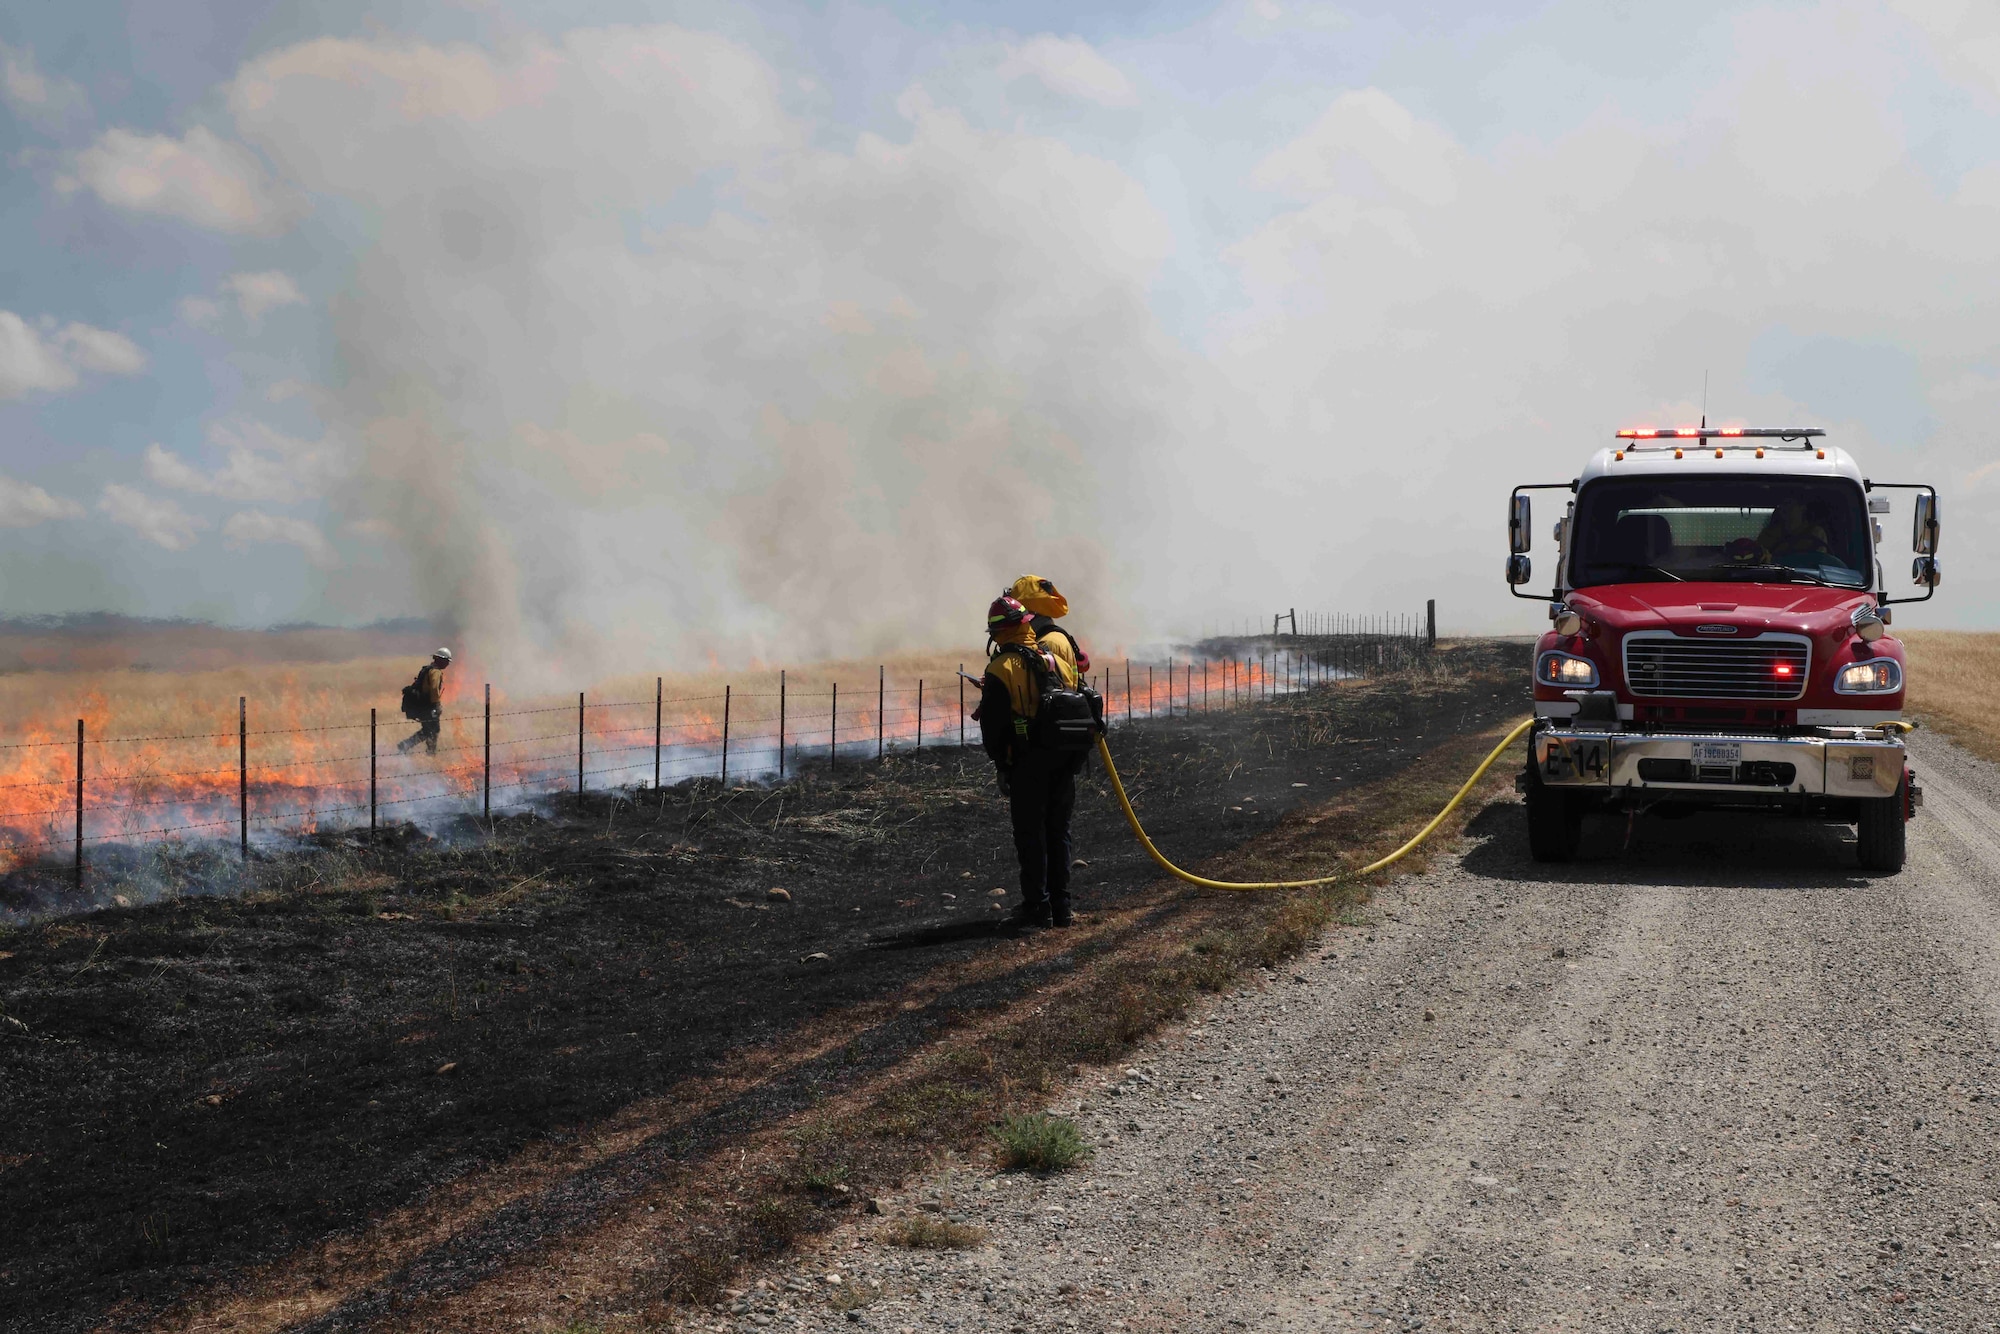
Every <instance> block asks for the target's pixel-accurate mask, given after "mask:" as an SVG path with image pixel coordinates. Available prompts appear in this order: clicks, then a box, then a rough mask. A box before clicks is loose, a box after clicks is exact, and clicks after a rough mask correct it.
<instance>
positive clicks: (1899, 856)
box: [1855, 773, 1910, 874]
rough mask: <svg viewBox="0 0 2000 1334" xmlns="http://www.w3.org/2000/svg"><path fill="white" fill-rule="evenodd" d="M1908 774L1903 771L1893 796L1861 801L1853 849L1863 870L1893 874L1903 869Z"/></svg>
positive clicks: (1907, 814)
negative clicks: (1901, 778)
mask: <svg viewBox="0 0 2000 1334" xmlns="http://www.w3.org/2000/svg"><path fill="white" fill-rule="evenodd" d="M1909 785H1910V776H1909V774H1907V773H1905V774H1904V775H1903V781H1902V782H1901V783H1900V784H1898V785H1897V787H1896V795H1895V796H1893V797H1883V798H1881V799H1879V800H1876V801H1864V802H1862V803H1861V819H1860V820H1859V821H1858V822H1857V824H1856V826H1855V833H1856V835H1857V836H1858V837H1857V838H1856V839H1855V852H1856V854H1857V855H1858V856H1859V858H1860V861H1861V869H1862V870H1864V871H1880V872H1882V873H1884V874H1894V873H1895V872H1897V871H1900V870H1902V869H1903V851H1904V847H1905V845H1906V841H1907V839H1908V832H1909V818H1908V817H1909V800H1910V796H1909Z"/></svg>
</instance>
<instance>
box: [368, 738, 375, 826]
mask: <svg viewBox="0 0 2000 1334" xmlns="http://www.w3.org/2000/svg"><path fill="white" fill-rule="evenodd" d="M368 832H369V833H371V834H372V833H374V832H375V710H373V709H370V710H368Z"/></svg>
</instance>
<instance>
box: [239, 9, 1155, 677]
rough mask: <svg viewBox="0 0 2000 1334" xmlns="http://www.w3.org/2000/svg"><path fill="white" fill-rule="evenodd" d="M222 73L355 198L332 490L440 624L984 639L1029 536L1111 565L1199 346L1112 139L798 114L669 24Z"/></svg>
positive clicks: (665, 639) (1105, 575)
mask: <svg viewBox="0 0 2000 1334" xmlns="http://www.w3.org/2000/svg"><path fill="white" fill-rule="evenodd" d="M230 105H231V107H232V109H233V111H234V113H235V115H236V118H237V127H238V130H239V132H240V133H241V134H242V135H243V136H244V138H245V139H247V140H248V141H249V142H251V143H252V144H254V145H255V146H256V147H257V148H258V149H260V150H261V151H262V152H263V153H264V154H265V155H267V156H268V158H269V159H270V160H271V161H272V162H273V163H275V164H276V165H277V167H278V168H279V170H280V172H281V174H282V175H283V176H284V177H285V178H286V179H287V181H288V182H290V183H292V184H294V185H296V186H297V187H299V188H302V189H303V190H305V191H308V192H311V193H313V194H317V195H322V196H335V197H339V198H341V199H343V200H346V201H348V202H349V203H350V204H352V205H358V206H360V207H361V208H362V209H363V210H365V213H366V216H367V217H368V218H369V230H370V238H369V241H368V243H367V245H366V248H365V249H364V251H363V253H362V255H361V257H360V260H359V263H358V265H357V268H356V271H355V273H354V276H353V280H352V283H351V285H350V288H349V290H348V291H347V293H346V294H344V295H343V296H341V297H340V298H338V299H337V300H336V301H335V303H334V306H333V318H334V324H335V329H336V331H337V333H338V337H339V343H340V356H341V363H342V369H343V371H344V383H343V384H342V385H341V386H340V388H339V390H338V392H337V393H336V395H335V397H334V401H333V402H334V406H333V409H332V410H333V411H334V412H335V413H336V414H337V416H338V418H339V421H338V425H339V427H340V428H341V429H342V430H343V431H344V432H345V433H347V434H348V435H350V436H352V437H353V438H354V439H356V440H358V441H361V442H363V443H362V445H361V449H362V456H361V458H360V464H361V466H360V467H359V468H357V469H356V472H355V476H356V478H357V481H356V482H355V484H354V486H353V487H352V488H351V489H350V490H348V491H347V492H346V493H344V496H343V500H344V503H345V504H346V505H347V506H348V507H350V508H351V509H352V510H353V511H354V516H353V517H372V518H377V519H386V520H387V521H388V523H389V526H390V528H391V529H392V530H393V531H394V532H395V533H396V534H397V537H398V539H399V540H400V541H401V542H403V543H405V544H406V546H407V548H408V556H409V560H410V563H411V567H412V569H413V571H414V578H415V580H416V582H417V586H418V588H419V590H420V592H421V594H422V596H423V598H424V599H425V601H426V603H427V605H428V606H430V607H431V608H432V609H433V610H435V611H436V612H438V613H440V614H442V615H444V616H446V617H448V618H452V619H456V620H458V621H459V622H460V623H461V625H462V626H463V629H464V632H465V633H467V634H469V635H471V636H474V637H476V638H479V639H483V640H486V641H487V642H488V643H489V645H492V646H496V647H500V648H503V649H505V650H507V651H512V652H516V653H517V654H518V653H521V652H524V651H532V653H531V656H533V657H534V658H535V659H536V660H538V661H539V662H541V663H543V664H545V665H547V666H548V667H549V668H550V669H551V670H563V669H567V670H570V671H574V670H576V668H577V666H578V665H580V664H592V663H599V662H602V661H603V660H604V655H605V654H607V653H610V654H613V655H618V656H622V657H624V658H625V659H626V660H631V661H638V660H645V661H661V660H662V658H663V657H665V658H666V659H667V660H669V661H671V660H674V659H675V658H678V659H680V660H690V659H692V660H697V661H698V660H701V659H704V658H706V657H707V656H708V655H710V654H712V653H721V654H724V655H727V656H730V657H734V658H742V657H746V656H761V657H766V658H772V657H778V656H785V655H804V654H821V653H833V652H842V651H848V652H853V651H861V650H875V649H884V650H886V649H888V648H891V647H900V646H907V645H910V644H913V643H925V642H940V641H942V642H962V641H966V640H972V641H976V640H977V639H978V638H979V636H980V633H981V630H980V627H981V626H982V625H983V618H984V609H985V603H986V601H987V599H989V598H990V597H992V596H993V594H994V593H996V592H998V591H999V588H1000V587H1001V585H1002V584H1003V583H1004V582H1006V581H1007V580H1010V579H1011V578H1012V576H1013V575H1015V574H1018V573H1021V572H1022V571H1023V570H1026V569H1030V568H1033V569H1044V568H1046V569H1050V570H1058V571H1060V572H1061V573H1062V574H1063V575H1064V582H1065V583H1067V584H1070V585H1072V586H1073V587H1074V589H1075V592H1076V594H1077V596H1078V599H1079V600H1080V601H1084V600H1089V601H1094V602H1095V603H1097V605H1099V606H1109V605H1111V604H1112V603H1113V602H1114V601H1115V600H1116V599H1117V589H1118V584H1117V570H1118V562H1117V559H1116V557H1115V556H1114V555H1113V554H1112V553H1111V552H1110V551H1109V550H1108V549H1107V547H1108V541H1109V533H1110V531H1114V530H1115V529H1117V528H1118V527H1119V526H1120V516H1119V514H1118V513H1117V510H1116V507H1115V506H1114V507H1109V508H1107V507H1106V506H1105V504H1104V503H1103V502H1104V498H1105V497H1106V495H1107V494H1108V493H1109V490H1108V488H1109V486H1110V484H1111V483H1113V482H1114V481H1115V480H1116V479H1117V478H1118V476H1119V475H1120V474H1121V473H1130V472H1131V471H1133V470H1135V469H1143V468H1145V467H1147V466H1148V461H1149V457H1150V454H1151V449H1152V446H1153V445H1154V443H1155V442H1156V441H1158V440H1160V439H1162V438H1164V437H1165V436H1166V435H1167V434H1169V433H1170V432H1172V431H1173V430H1175V429H1176V427H1175V420H1176V418H1177V417H1179V416H1181V415H1183V413H1182V410H1181V408H1180V406H1179V404H1180V403H1181V402H1182V400H1183V399H1184V398H1185V396H1186V385H1187V383H1188V380H1189V372H1187V371H1185V370H1183V369H1178V368H1177V367H1178V363H1181V362H1184V361H1188V360H1190V359H1189V358H1187V357H1186V355H1185V354H1183V353H1181V352H1180V351H1179V350H1177V349H1176V347H1175V346H1174V345H1173V344H1171V343H1170V342H1169V341H1168V340H1166V339H1165V338H1163V337H1162V336H1161V335H1160V334H1159V332H1158V331H1157V329H1156V328H1155V325H1154V322H1153V320H1152V317H1151V315H1150V314H1149V312H1148V309H1147V304H1146V301H1147V289H1148V286H1149V284H1150V283H1151V282H1152V280H1153V277H1154V275H1155V274H1156V273H1157V271H1158V269H1159V267H1160V265H1161V264H1162V262H1163V261H1164V260H1165V258H1166V256H1167V253H1168V250H1169V247H1170V239H1169V236H1168V234H1167V230H1166V228H1165V226H1164V224H1163V223H1162V222H1161V220H1160V218H1159V217H1158V215H1157V214H1156V213H1155V211H1154V210H1153V208H1152V206H1151V205H1150V203H1149V202H1148V200H1147V198H1146V195H1145V193H1144V191H1143V190H1142V189H1140V188H1139V186H1138V185H1137V183H1136V182H1134V181H1133V180H1132V179H1131V178H1130V177H1129V176H1127V175H1126V174H1125V173H1124V172H1122V171H1120V170H1119V169H1117V168H1116V167H1114V166H1112V165H1110V164H1108V163H1106V162H1104V161H1101V160H1098V159H1094V158H1091V157H1088V156H1085V155H1083V154H1080V153H1078V152H1076V151H1074V150H1072V149H1070V148H1067V147H1065V146H1063V145H1062V144H1060V143H1058V142H1055V141H1053V140H1049V139H1046V138H1036V137H1033V136H1030V135H1026V134H1021V133H1013V132H996V131H989V130H982V129H978V128H975V127H974V126H972V125H970V124H968V123H967V121H966V120H965V119H964V118H962V117H961V116H960V115H958V114H956V113H955V112H953V111H951V110H949V109H946V108H941V107H938V106H936V105H934V104H933V103H932V102H931V101H930V99H929V98H927V97H926V96H925V95H924V93H923V92H922V91H921V90H912V91H911V92H910V93H908V94H907V95H906V96H905V97H904V99H903V101H902V103H901V107H900V110H901V113H902V116H903V118H904V122H905V125H906V130H907V133H906V136H905V137H904V138H902V139H900V140H894V141H892V140H889V139H885V138H882V137H879V136H876V135H872V134H862V135H860V136H858V137H857V138H855V139H853V140H851V141H849V142H846V143H843V144H836V145H832V146H828V145H824V144H821V143H818V142H816V141H815V138H814V135H813V133H812V128H813V127H812V126H811V125H809V124H808V123H807V122H806V121H804V120H803V119H801V118H800V117H799V116H797V115H796V114H794V113H793V112H792V111H790V110H789V109H788V108H787V106H786V103H785V99H784V96H783V92H782V89H781V84H780V80H779V78H778V77H777V75H776V74H775V72H774V71H773V70H771V69H770V68H769V67H768V66H767V65H766V64H765V63H764V62H763V61H761V60H760V59H759V58H758V57H756V56H755V55H753V54H752V53H750V52H749V51H747V50H745V49H743V48H741V47H738V46H736V45H734V44H732V43H731V42H729V41H727V40H725V39H723V38H720V37H717V36H713V35H710V34H704V33H697V32H691V31H687V30H684V29H679V28H674V27H655V28H645V29H618V30H606V31H592V32H580V33H573V34H571V35H569V36H568V37H566V38H564V39H562V40H561V41H560V42H555V43H545V42H542V41H539V40H531V41H527V42H524V43H522V44H519V45H517V46H514V47H511V48H509V49H506V50H486V49H481V48H476V47H470V46H459V47H435V46H428V45H423V44H419V43H385V42H363V41H336V40H331V39H328V40H319V41H313V42H309V43H306V44H304V45H301V46H296V47H291V48H288V49H285V50H282V51H278V52H275V53H272V54H271V55H268V56H266V57H264V58H262V59H260V60H257V61H255V62H253V63H252V64H250V65H249V66H247V67H246V68H245V69H244V70H243V71H242V72H241V74H240V75H239V77H238V78H237V79H236V81H235V83H234V86H233V87H232V89H231V91H230ZM1108 526H1109V527H1108Z"/></svg>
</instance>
